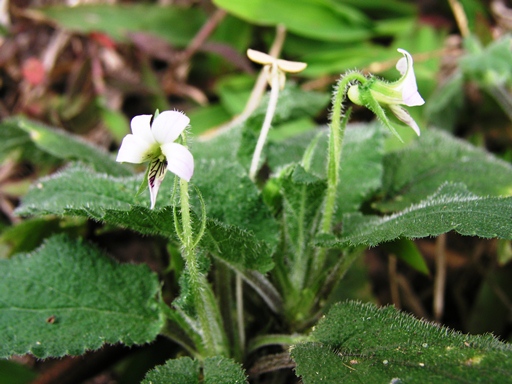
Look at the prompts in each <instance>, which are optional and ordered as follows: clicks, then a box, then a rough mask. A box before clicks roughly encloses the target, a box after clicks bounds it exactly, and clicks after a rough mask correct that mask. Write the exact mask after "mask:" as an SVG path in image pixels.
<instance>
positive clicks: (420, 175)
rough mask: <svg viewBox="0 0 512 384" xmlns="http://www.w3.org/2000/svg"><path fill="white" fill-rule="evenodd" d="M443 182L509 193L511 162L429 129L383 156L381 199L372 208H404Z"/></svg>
mask: <svg viewBox="0 0 512 384" xmlns="http://www.w3.org/2000/svg"><path fill="white" fill-rule="evenodd" d="M445 182H458V183H464V184H465V185H466V186H467V187H468V190H469V191H471V192H473V193H475V194H477V195H480V196H485V195H492V196H510V195H511V194H512V165H510V164H509V163H506V162H504V161H502V160H499V159H497V158H496V157H494V156H492V155H491V154H489V153H487V152H485V151H483V150H482V149H479V148H476V147H474V146H472V145H470V144H468V143H467V142H463V141H461V140H458V139H455V138H454V137H453V136H451V135H449V134H447V133H445V132H442V131H436V130H434V129H430V130H428V131H425V132H422V135H421V137H420V138H419V139H418V140H417V141H415V142H414V143H413V144H412V145H411V146H409V147H406V148H404V149H402V150H399V151H396V152H392V153H390V154H389V155H387V156H386V157H385V160H384V178H383V190H384V199H383V201H381V202H379V203H377V204H375V207H376V208H378V209H380V210H382V211H384V212H386V211H395V210H400V209H404V208H406V207H408V206H409V205H411V203H417V202H419V201H421V200H423V199H424V198H426V197H427V196H429V195H431V194H432V193H434V192H435V191H436V190H437V189H438V188H439V187H440V186H441V185H442V184H443V183H445Z"/></svg>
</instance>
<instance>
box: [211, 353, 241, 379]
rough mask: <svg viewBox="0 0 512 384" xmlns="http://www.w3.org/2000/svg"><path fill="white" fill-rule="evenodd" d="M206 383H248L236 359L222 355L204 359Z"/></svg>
mask: <svg viewBox="0 0 512 384" xmlns="http://www.w3.org/2000/svg"><path fill="white" fill-rule="evenodd" d="M204 383H205V384H242V383H247V380H246V376H245V373H244V370H243V369H242V367H241V366H240V365H239V364H238V363H236V362H235V361H233V360H231V359H228V358H225V357H221V356H214V357H209V358H207V359H206V360H205V361H204Z"/></svg>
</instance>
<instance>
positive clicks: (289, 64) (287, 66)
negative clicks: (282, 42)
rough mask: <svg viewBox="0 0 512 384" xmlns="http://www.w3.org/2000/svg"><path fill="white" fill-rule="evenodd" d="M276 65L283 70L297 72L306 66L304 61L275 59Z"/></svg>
mask: <svg viewBox="0 0 512 384" xmlns="http://www.w3.org/2000/svg"><path fill="white" fill-rule="evenodd" d="M277 66H278V67H279V69H280V70H281V71H283V72H288V73H298V72H300V71H303V70H304V69H306V67H307V66H308V65H307V64H306V63H302V62H300V61H288V60H282V59H279V60H277Z"/></svg>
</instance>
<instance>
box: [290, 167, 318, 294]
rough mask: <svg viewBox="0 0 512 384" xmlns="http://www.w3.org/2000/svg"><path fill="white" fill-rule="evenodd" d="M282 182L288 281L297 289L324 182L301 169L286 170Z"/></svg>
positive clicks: (305, 268)
mask: <svg viewBox="0 0 512 384" xmlns="http://www.w3.org/2000/svg"><path fill="white" fill-rule="evenodd" d="M283 173H284V174H283V175H282V179H281V192H282V196H283V216H284V231H285V236H286V240H287V241H286V244H287V245H288V248H289V249H287V254H288V256H289V258H290V263H291V265H292V267H291V273H290V275H291V280H292V282H293V283H294V284H295V285H296V286H297V287H299V289H302V288H303V284H304V281H305V278H306V273H307V268H308V265H307V257H308V256H309V254H310V250H311V240H312V239H313V237H314V235H315V233H316V230H317V226H318V220H319V218H320V214H319V209H320V207H321V206H322V203H323V196H324V193H325V188H326V183H325V181H323V180H321V179H318V178H317V177H316V176H313V175H311V174H309V173H307V172H306V171H305V170H304V168H302V167H301V166H299V165H297V166H291V167H289V168H288V169H286V170H285V171H284V172H283Z"/></svg>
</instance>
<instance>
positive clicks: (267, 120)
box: [249, 64, 279, 181]
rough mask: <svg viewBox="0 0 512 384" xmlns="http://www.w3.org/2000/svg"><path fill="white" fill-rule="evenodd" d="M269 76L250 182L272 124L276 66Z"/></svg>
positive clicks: (276, 86)
mask: <svg viewBox="0 0 512 384" xmlns="http://www.w3.org/2000/svg"><path fill="white" fill-rule="evenodd" d="M270 76H271V78H272V80H271V90H270V99H269V101H268V107H267V113H266V114H265V120H264V121H263V126H262V127H261V132H260V137H259V138H258V142H257V143H256V149H255V150H254V154H253V156H252V161H251V168H250V169H249V177H250V178H251V180H252V181H255V180H256V174H257V173H258V166H259V164H260V158H261V152H262V151H263V147H264V145H265V142H266V141H267V135H268V132H269V131H270V125H271V123H272V118H273V117H274V113H275V111H276V106H277V100H278V98H279V74H278V68H277V64H274V65H272V68H271V69H270Z"/></svg>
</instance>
